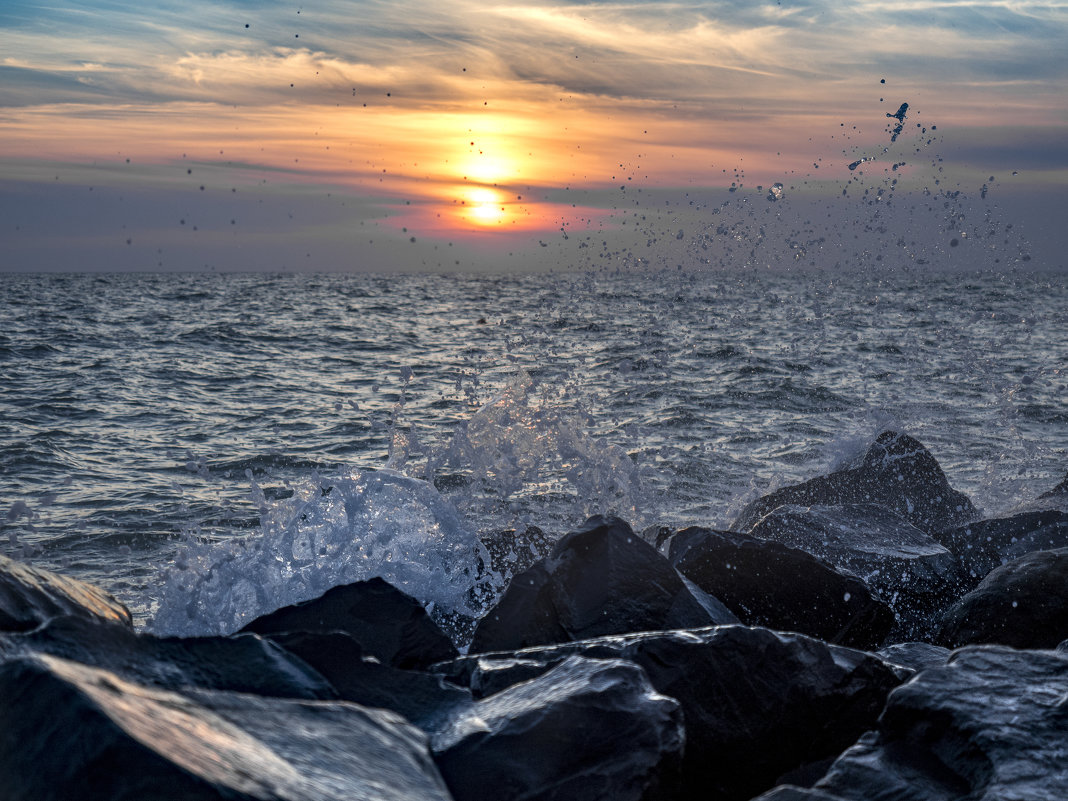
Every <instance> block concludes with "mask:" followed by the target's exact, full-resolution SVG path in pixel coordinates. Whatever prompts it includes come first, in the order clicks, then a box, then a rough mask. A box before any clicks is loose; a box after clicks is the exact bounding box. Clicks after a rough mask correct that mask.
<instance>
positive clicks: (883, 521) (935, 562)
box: [752, 504, 967, 639]
mask: <svg viewBox="0 0 1068 801" xmlns="http://www.w3.org/2000/svg"><path fill="white" fill-rule="evenodd" d="M752 535H753V536H754V537H758V538H760V539H766V540H773V541H775V542H781V543H783V544H784V545H789V546H791V547H793V548H800V549H801V550H804V551H807V552H808V553H810V554H812V555H813V556H816V557H818V558H820V559H822V560H824V561H826V562H829V563H830V564H831V565H833V566H834V567H835V568H837V569H838V570H845V571H848V572H850V573H852V574H854V575H856V576H857V577H858V578H860V579H861V580H862V581H864V583H865V584H867V585H868V586H870V587H872V588H873V589H875V591H876V592H877V593H878V595H879V597H880V599H881V600H883V601H885V602H886V603H887V604H888V605H889V606H890V608H891V609H893V610H894V613H895V614H896V615H897V617H898V625H897V627H896V628H895V630H894V631H893V632H892V633H891V636H892V637H896V638H898V639H901V638H905V639H923V638H924V636H926V635H927V634H928V628H929V625H928V619H929V618H930V616H931V615H932V613H933V612H934V611H935V610H940V609H943V608H945V605H946V604H947V603H952V601H954V600H956V599H957V598H959V597H960V596H961V595H963V594H964V592H966V590H967V588H966V587H964V586H961V585H962V573H963V571H962V569H961V567H960V565H959V563H958V561H957V560H956V559H955V558H954V556H953V554H951V553H950V552H949V551H948V550H946V549H945V548H944V547H943V546H942V545H940V544H938V543H937V542H936V541H935V540H933V539H932V538H931V537H929V536H928V535H926V534H924V533H923V532H922V531H920V530H919V529H918V528H916V527H915V526H912V525H910V524H909V523H908V522H907V521H906V520H904V519H903V518H901V517H899V516H897V515H896V514H894V513H893V512H891V511H889V510H888V509H886V508H884V507H881V506H876V505H874V504H848V505H844V506H812V507H809V508H806V507H803V506H780V507H778V508H777V509H775V510H774V511H772V512H770V513H769V514H768V515H766V516H765V517H764V518H763V519H762V520H761V521H760V523H759V524H758V525H756V526H755V527H754V528H753V531H752Z"/></svg>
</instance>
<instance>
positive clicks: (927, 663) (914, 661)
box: [875, 642, 953, 671]
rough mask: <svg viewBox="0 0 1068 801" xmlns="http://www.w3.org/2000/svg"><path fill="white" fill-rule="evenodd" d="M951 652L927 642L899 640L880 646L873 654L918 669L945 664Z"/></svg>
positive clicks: (893, 662)
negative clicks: (884, 646) (898, 641)
mask: <svg viewBox="0 0 1068 801" xmlns="http://www.w3.org/2000/svg"><path fill="white" fill-rule="evenodd" d="M951 653H953V652H952V651H950V650H949V649H948V648H943V647H942V646H940V645H932V644H931V643H929V642H901V643H896V644H895V645H888V646H887V647H886V648H880V649H879V650H878V651H876V652H875V655H876V656H877V657H879V658H881V659H884V660H886V661H887V662H890V663H892V664H895V665H903V666H904V667H907V668H911V669H912V670H916V671H920V670H925V669H927V668H929V667H937V666H939V665H944V664H946V662H948V661H949V656H950V654H951Z"/></svg>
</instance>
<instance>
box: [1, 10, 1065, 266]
mask: <svg viewBox="0 0 1068 801" xmlns="http://www.w3.org/2000/svg"><path fill="white" fill-rule="evenodd" d="M884 81H885V83H884ZM902 103H908V104H909V110H908V115H907V117H906V119H905V123H906V125H905V128H904V131H903V133H902V135H901V137H900V138H899V139H898V140H896V141H893V142H892V141H891V131H888V127H890V126H891V124H892V123H894V121H895V120H894V118H892V117H888V115H889V114H892V113H893V112H895V111H896V110H897V109H898V108H899V107H900V106H901V104H902ZM917 126H919V127H917ZM884 149H885V151H884ZM861 158H866V159H871V161H870V163H869V162H865V163H864V165H863V168H862V169H860V170H857V169H856V168H854V170H853V171H850V170H849V167H848V165H849V164H850V163H854V162H856V161H857V160H859V159H861ZM939 158H940V159H942V160H941V161H938V159H939ZM896 164H901V165H902V166H901V168H900V169H897V168H896V167H895V168H893V169H894V178H895V179H896V178H900V180H901V188H900V191H901V192H905V191H917V192H920V191H922V190H923V189H924V188H925V187H926V188H929V189H933V188H934V186H933V185H932V181H933V175H934V174H935V172H936V171H937V169H938V167H941V168H942V170H943V171H942V173H940V178H939V180H940V183H939V185H938V186H940V187H953V189H954V190H960V191H962V192H964V193H966V194H968V195H969V196H976V197H977V196H978V195H979V193H980V188H981V187H982V186H983V185H984V184H989V187H988V190H989V197H988V196H987V193H986V192H984V193H983V198H982V202H984V203H985V202H990V203H994V202H997V203H999V204H1001V205H1000V206H999V209H1001V210H1000V211H999V213H1000V214H1002V215H1003V216H1006V217H1013V216H1016V217H1018V218H1019V219H1020V222H1021V224H1022V225H1023V226H1024V227H1025V228H1027V229H1028V230H1027V234H1028V236H1029V237H1030V238H1031V240H1032V242H1033V246H1034V251H1035V255H1036V262H1037V261H1039V260H1041V261H1042V262H1043V264H1042V266H1046V267H1051V268H1057V267H1058V266H1063V258H1064V257H1063V256H1062V255H1059V254H1061V253H1063V252H1064V251H1065V250H1066V249H1068V248H1066V245H1068V242H1066V236H1068V235H1066V234H1065V230H1064V226H1063V225H1059V224H1057V223H1056V219H1057V218H1059V217H1063V213H1064V209H1065V205H1066V200H1068V2H1015V1H1014V0H1005V1H1004V2H987V3H979V2H968V1H967V0H947V1H945V2H929V1H928V0H884V1H883V2H866V1H862V2H855V3H844V2H819V1H818V0H817V1H815V2H794V0H781V1H780V2H771V3H759V2H748V0H747V2H702V3H680V2H614V3H593V2H588V3H578V2H575V3H566V2H556V3H553V2H547V3H530V4H526V3H524V4H519V3H514V4H510V3H497V4H495V3H492V2H490V3H484V2H478V3H475V2H466V1H462V2H448V1H447V0H446V1H445V2H443V1H442V0H438V2H427V1H426V0H399V1H396V0H394V1H392V2H352V1H350V2H341V1H339V0H323V1H322V2H314V3H307V4H305V5H301V4H299V3H294V2H272V1H271V0H267V1H265V2H261V1H257V2H206V1H205V0H183V1H182V2H180V3H178V2H171V0H158V1H157V2H152V3H131V2H120V1H119V0H113V1H110V2H109V1H105V0H98V1H92V0H84V1H83V2H62V1H61V2H57V3H54V4H40V3H31V2H22V1H21V0H5V2H4V3H3V4H2V6H0V226H2V228H0V230H2V231H3V234H2V236H0V270H3V271H12V270H19V271H32V270H81V269H92V270H106V269H122V270H158V269H165V270H166V269H170V270H197V269H218V270H231V269H265V270H281V269H286V270H292V269H310V270H315V269H321V270H388V269H441V268H445V269H529V268H546V267H561V268H564V267H573V266H583V265H589V264H592V263H595V262H593V261H592V260H591V257H590V253H592V252H593V251H595V250H596V251H598V252H599V253H604V254H605V255H606V256H612V255H613V254H619V253H634V252H635V251H634V248H636V247H637V246H638V245H637V244H636V243H638V242H639V240H641V241H642V246H643V247H647V248H649V249H650V250H655V248H656V245H655V244H654V243H653V242H652V240H653V239H658V240H659V239H660V238H661V237H663V240H664V241H665V242H669V241H674V239H675V232H676V229H677V230H678V233H680V234H683V236H682V237H678V239H679V240H680V241H681V240H682V239H683V237H685V238H687V239H689V238H690V237H692V235H693V232H694V231H695V230H700V228H701V226H707V225H708V224H709V220H708V219H705V218H703V217H702V214H703V213H707V210H708V209H709V208H712V207H714V206H715V205H716V204H718V203H720V202H721V198H727V197H730V198H731V199H732V201H733V202H735V203H740V202H742V201H743V199H744V202H748V203H753V204H757V203H758V201H759V203H761V204H765V206H766V207H767V208H770V207H771V205H770V203H769V201H767V200H766V199H765V196H766V195H767V194H768V187H769V186H771V185H772V184H773V182H782V183H783V184H784V192H785V196H784V197H783V199H782V200H781V201H779V202H778V204H777V205H776V209H789V205H790V204H795V212H796V211H797V209H801V208H802V207H804V208H805V210H806V211H805V213H809V212H810V210H811V209H812V208H816V206H813V205H812V204H813V203H818V202H820V198H830V197H832V196H833V197H840V196H841V195H842V188H843V187H846V186H848V185H849V182H850V180H851V179H855V178H857V177H858V176H859V175H860V174H861V173H863V172H864V171H865V170H867V171H868V176H869V177H868V179H867V180H868V181H869V182H870V185H871V186H875V185H876V184H878V182H879V181H881V180H882V181H884V182H885V178H886V177H887V176H889V175H890V173H889V172H888V170H890V169H891V168H892V165H896ZM991 176H994V177H995V179H996V180H995V181H994V182H990V181H989V178H990V177H991ZM732 182H733V183H735V185H736V186H735V188H736V190H737V191H736V192H735V193H732V194H731V195H729V196H728V195H727V190H728V188H729V187H730V186H731V184H732ZM880 185H881V184H880ZM758 186H759V187H760V190H757V187H758ZM695 198H697V199H699V200H698V202H697V203H696V204H692V201H693V200H694V199H695ZM858 202H859V201H858ZM976 202H979V201H978V199H977V200H976ZM805 204H808V205H805ZM753 208H754V209H755V208H757V207H756V205H754V206H753ZM835 208H838V207H835ZM760 213H761V214H763V215H768V214H769V213H770V212H769V211H767V209H766V208H765V207H763V206H762V207H760ZM776 213H779V212H778V211H777V212H776ZM835 213H836V214H840V213H841V210H840V209H839V210H838V211H836V212H835ZM800 216H804V214H801V215H800ZM1028 226H1029V228H1028ZM617 242H618V244H616V243H617ZM664 247H666V245H665V246H664ZM583 248H584V250H583ZM1057 259H1061V262H1060V264H1059V265H1058V264H1057V263H1050V262H1051V260H1053V261H1054V262H1055V261H1056V260H1057Z"/></svg>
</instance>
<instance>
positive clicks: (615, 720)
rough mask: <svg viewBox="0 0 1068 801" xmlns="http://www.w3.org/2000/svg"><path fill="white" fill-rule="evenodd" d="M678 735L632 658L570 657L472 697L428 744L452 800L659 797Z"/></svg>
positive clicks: (673, 713)
mask: <svg viewBox="0 0 1068 801" xmlns="http://www.w3.org/2000/svg"><path fill="white" fill-rule="evenodd" d="M684 743H685V736H684V730H683V722H682V713H681V711H680V709H679V705H678V703H677V702H676V701H674V700H672V699H670V698H667V697H665V696H663V695H659V694H657V693H656V691H654V690H653V688H652V687H651V686H650V684H649V680H648V679H647V678H646V676H645V674H644V673H643V672H642V670H641V668H639V667H638V666H637V665H634V664H632V663H630V662H625V661H621V660H608V661H604V660H594V659H583V658H581V657H571V658H569V659H566V660H564V661H563V662H562V663H561V664H559V665H558V666H556V667H555V668H553V669H552V670H549V671H548V672H546V673H544V674H543V675H541V676H540V677H538V678H536V679H534V680H532V681H529V682H524V683H522V684H517V685H515V686H513V687H510V688H508V689H506V690H503V691H502V692H499V693H497V694H495V695H492V696H490V697H488V698H486V699H484V700H482V701H481V702H479V703H478V704H477V705H476V706H475V708H474V709H473V710H471V711H470V712H468V713H467V714H462V715H460V716H458V717H457V718H456V719H455V720H453V721H452V723H451V725H450V726H449V727H448V728H446V729H445V730H444V731H443V732H441V733H440V734H439V735H436V736H435V737H434V738H433V739H432V741H431V745H432V748H433V751H434V758H435V760H436V761H437V764H438V768H439V769H440V770H441V775H442V776H443V777H444V778H445V782H446V784H447V785H448V786H449V789H450V790H451V791H452V794H453V796H454V797H455V799H456V801H483V799H484V800H485V801H510V799H523V801H556V800H559V801H563V800H564V799H576V798H583V799H585V798H589V799H595V798H603V799H612V801H639V799H657V798H664V799H666V798H668V797H669V796H667V795H666V794H665V793H666V791H667V790H669V789H670V788H671V787H672V786H673V785H674V782H675V781H676V780H677V773H678V766H679V762H680V759H681V757H682V751H683V745H684Z"/></svg>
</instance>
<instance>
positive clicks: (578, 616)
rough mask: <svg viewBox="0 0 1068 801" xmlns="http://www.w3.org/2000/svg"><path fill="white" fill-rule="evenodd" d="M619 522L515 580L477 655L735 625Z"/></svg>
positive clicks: (487, 619) (593, 524) (572, 538)
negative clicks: (640, 633)
mask: <svg viewBox="0 0 1068 801" xmlns="http://www.w3.org/2000/svg"><path fill="white" fill-rule="evenodd" d="M735 622H737V618H736V617H735V616H734V615H732V614H731V613H730V612H729V611H728V610H727V609H726V607H724V606H723V605H722V604H721V603H719V602H718V601H716V600H715V599H714V598H709V597H708V596H707V595H705V594H704V593H702V592H701V591H700V590H698V589H697V588H696V587H694V586H692V585H689V584H687V583H686V582H685V581H684V580H683V578H682V577H681V576H680V575H679V574H678V572H677V571H676V570H675V568H673V567H672V566H671V564H670V563H669V562H668V561H667V559H665V558H664V557H663V556H661V555H660V554H658V553H657V552H656V550H655V549H654V548H653V547H652V546H651V545H649V544H648V543H647V542H645V541H644V540H642V539H641V538H640V537H639V536H638V535H637V534H635V533H634V532H633V531H632V530H631V528H630V526H629V525H627V524H626V523H624V522H623V521H622V520H619V519H618V518H611V517H608V518H605V517H592V518H590V519H589V520H588V521H586V524H585V525H584V526H582V527H581V528H580V529H578V530H577V531H573V532H571V533H570V534H567V535H566V536H564V537H563V538H562V539H561V540H560V541H559V542H557V544H556V545H555V547H554V548H553V551H552V554H551V555H550V556H549V557H548V558H547V559H543V560H541V561H539V562H537V563H536V564H534V565H533V566H532V567H531V568H529V569H527V570H525V571H523V572H522V573H520V574H518V575H516V576H515V577H514V578H513V579H512V581H511V583H510V584H509V585H508V588H507V589H506V590H505V592H504V594H503V595H502V596H501V598H500V600H499V601H498V602H497V604H496V606H494V607H493V608H492V609H491V610H490V611H489V612H487V613H486V615H485V616H484V617H483V618H481V619H480V620H479V622H478V625H477V627H476V628H475V633H474V638H473V639H472V641H471V646H470V651H471V652H472V653H478V652H484V651H500V650H510V649H517V648H526V647H529V646H534V645H544V644H549V643H558V642H569V641H572V640H582V639H588V638H590V637H599V636H602V635H606V634H621V633H624V632H631V631H660V630H665V629H677V628H690V627H695V626H706V625H708V624H710V623H735Z"/></svg>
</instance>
